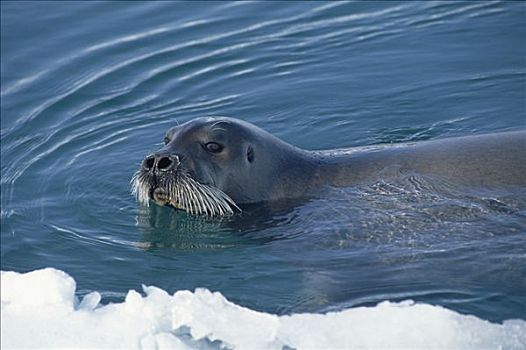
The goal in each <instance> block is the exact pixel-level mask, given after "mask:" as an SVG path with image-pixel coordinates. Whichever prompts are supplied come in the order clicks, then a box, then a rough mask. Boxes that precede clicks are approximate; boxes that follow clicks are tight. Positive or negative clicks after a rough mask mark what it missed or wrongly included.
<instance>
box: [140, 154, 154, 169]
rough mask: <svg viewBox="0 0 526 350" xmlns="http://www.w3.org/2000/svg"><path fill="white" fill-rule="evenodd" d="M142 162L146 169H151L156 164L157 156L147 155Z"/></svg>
mask: <svg viewBox="0 0 526 350" xmlns="http://www.w3.org/2000/svg"><path fill="white" fill-rule="evenodd" d="M142 164H143V167H144V169H146V170H150V169H151V168H153V165H154V164H155V157H154V156H149V157H147V158H146V159H145V160H144V162H143V163H142Z"/></svg>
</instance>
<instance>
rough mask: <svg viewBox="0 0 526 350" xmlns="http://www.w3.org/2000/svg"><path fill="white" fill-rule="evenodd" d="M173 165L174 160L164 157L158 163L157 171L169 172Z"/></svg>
mask: <svg viewBox="0 0 526 350" xmlns="http://www.w3.org/2000/svg"><path fill="white" fill-rule="evenodd" d="M171 165H172V160H171V159H170V158H168V157H162V158H161V159H159V162H158V163H157V169H159V170H168V169H169V168H170V166H171Z"/></svg>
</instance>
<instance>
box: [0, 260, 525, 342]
mask: <svg viewBox="0 0 526 350" xmlns="http://www.w3.org/2000/svg"><path fill="white" fill-rule="evenodd" d="M1 283H2V284H1V288H2V294H1V298H2V299H1V300H2V306H1V321H2V322H1V327H2V328H1V330H2V337H1V339H2V342H1V345H2V348H3V349H8V348H36V347H38V348H59V347H60V348H64V347H66V348H129V349H132V348H157V349H164V348H170V349H188V348H199V349H217V348H231V349H247V348H250V349H256V348H257V349H263V348H265V349H282V348H284V347H289V348H295V349H305V348H327V347H330V348H426V349H432V348H441V349H445V348H457V349H458V348H462V349H469V348H479V349H480V348H503V349H523V348H524V346H525V344H526V321H524V320H506V321H504V322H503V323H502V324H497V323H491V322H488V321H485V320H482V319H480V318H477V317H475V316H470V315H462V314H459V313H456V312H454V311H451V310H448V309H446V308H443V307H440V306H433V305H427V304H418V303H417V304H415V303H413V302H412V301H405V302H401V303H392V302H389V301H384V302H382V303H379V304H378V305H376V306H374V307H357V308H351V309H347V310H342V311H339V312H329V313H326V314H308V313H305V314H292V315H285V316H277V315H273V314H268V313H263V312H258V311H254V310H251V309H248V308H245V307H242V306H239V305H236V304H234V303H232V302H230V301H228V300H227V299H226V298H225V297H224V296H223V295H222V294H221V293H219V292H211V291H209V290H207V289H197V290H195V291H194V292H191V291H187V290H183V291H177V292H175V293H174V294H173V295H170V294H168V293H167V292H165V291H164V290H162V289H159V288H156V287H152V286H143V287H142V288H143V292H144V294H141V293H139V292H137V291H135V290H130V291H129V292H128V294H127V296H126V299H125V301H124V302H122V303H116V304H108V305H101V304H100V300H101V296H100V294H99V293H98V292H92V293H90V294H88V295H86V296H85V297H84V298H83V299H82V300H81V301H79V300H78V299H77V298H76V297H75V288H76V284H75V281H74V279H73V278H72V277H70V276H69V275H67V274H66V273H65V272H62V271H59V270H56V269H52V268H47V269H42V270H35V271H32V272H28V273H24V274H21V273H17V272H12V271H9V272H2V273H1Z"/></svg>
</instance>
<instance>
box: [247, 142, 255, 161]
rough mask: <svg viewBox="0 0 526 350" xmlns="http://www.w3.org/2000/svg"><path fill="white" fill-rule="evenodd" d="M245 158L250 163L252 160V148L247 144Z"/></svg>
mask: <svg viewBox="0 0 526 350" xmlns="http://www.w3.org/2000/svg"><path fill="white" fill-rule="evenodd" d="M247 160H248V162H249V163H252V162H253V161H254V149H253V148H252V146H248V148H247Z"/></svg>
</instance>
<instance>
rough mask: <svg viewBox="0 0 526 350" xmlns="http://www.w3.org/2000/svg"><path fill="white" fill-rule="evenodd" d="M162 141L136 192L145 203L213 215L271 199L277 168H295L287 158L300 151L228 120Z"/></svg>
mask: <svg viewBox="0 0 526 350" xmlns="http://www.w3.org/2000/svg"><path fill="white" fill-rule="evenodd" d="M164 143H165V145H164V146H163V147H162V148H161V149H160V150H158V151H157V152H155V153H154V154H151V155H149V156H147V157H146V158H145V159H144V160H143V162H142V164H141V167H140V169H139V170H138V171H137V172H136V173H135V175H134V177H133V179H132V181H131V182H132V192H133V193H134V194H135V195H136V197H137V199H138V200H139V201H140V202H142V203H143V204H146V205H148V203H149V201H150V200H152V201H154V202H155V203H156V204H158V205H161V206H163V205H169V206H172V207H174V208H177V209H182V210H184V211H187V212H189V213H191V214H205V215H210V216H212V215H228V214H233V213H235V212H236V211H240V209H239V207H238V204H239V203H250V202H259V201H262V200H268V199H272V188H273V187H275V186H273V184H272V183H271V179H272V178H276V175H277V174H278V173H279V171H280V170H279V164H280V163H282V164H283V167H284V168H285V167H286V168H288V169H289V170H290V169H292V166H293V164H294V162H291V161H290V159H291V157H290V156H287V154H289V153H294V152H296V151H298V152H299V150H298V149H296V148H295V147H293V146H291V145H289V144H287V143H285V142H283V141H281V140H280V139H278V138H276V137H274V136H272V135H271V134H269V133H267V132H266V131H263V130H261V129H259V128H257V127H256V126H254V125H252V124H249V123H246V122H243V121H240V120H237V119H231V118H224V117H204V118H198V119H194V120H191V121H189V122H187V123H185V124H182V125H179V126H176V127H174V128H171V129H170V130H168V132H167V133H166V135H165V137H164ZM258 150H260V151H261V152H258ZM262 150H264V152H263V151H262ZM283 171H285V170H283ZM288 187H290V186H288ZM278 197H281V195H279V196H278Z"/></svg>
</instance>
